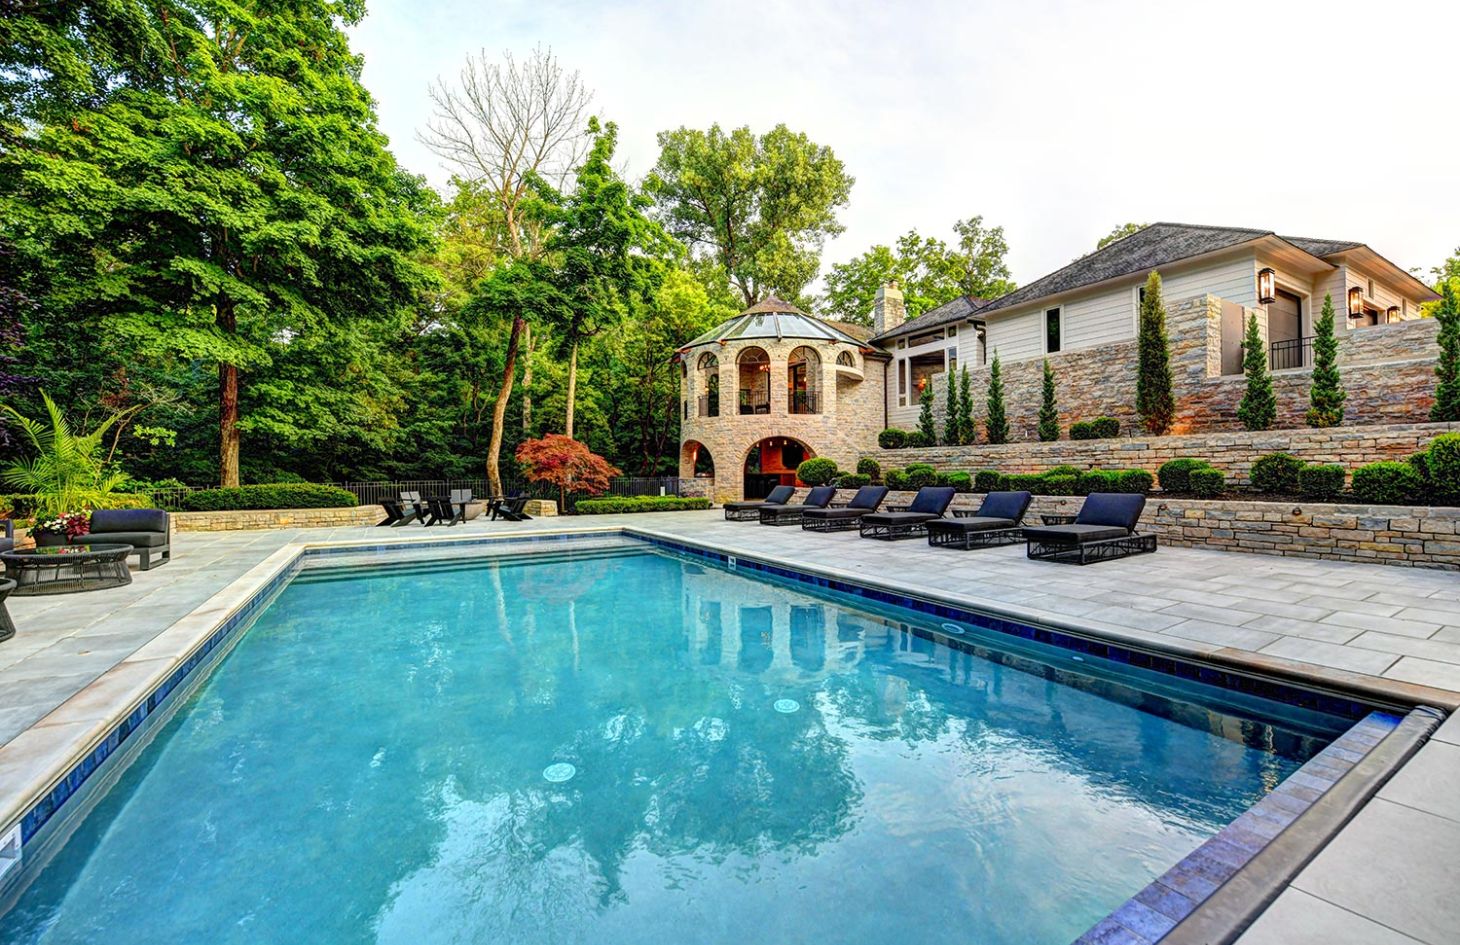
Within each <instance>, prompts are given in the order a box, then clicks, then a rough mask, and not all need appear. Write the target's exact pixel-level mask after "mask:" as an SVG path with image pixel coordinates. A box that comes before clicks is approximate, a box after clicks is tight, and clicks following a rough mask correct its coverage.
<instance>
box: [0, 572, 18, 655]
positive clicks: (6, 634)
mask: <svg viewBox="0 0 1460 945" xmlns="http://www.w3.org/2000/svg"><path fill="white" fill-rule="evenodd" d="M13 590H15V582H14V581H0V643H4V642H5V641H6V640H8V639H10V638H11V637H13V636H15V621H13V620H11V619H10V611H8V610H6V609H5V598H7V597H9V596H10V592H11V591H13Z"/></svg>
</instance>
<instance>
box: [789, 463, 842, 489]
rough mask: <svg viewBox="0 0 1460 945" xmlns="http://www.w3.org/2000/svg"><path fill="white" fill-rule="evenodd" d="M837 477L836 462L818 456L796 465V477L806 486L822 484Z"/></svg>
mask: <svg viewBox="0 0 1460 945" xmlns="http://www.w3.org/2000/svg"><path fill="white" fill-rule="evenodd" d="M836 477H837V468H836V463H834V462H832V461H831V460H829V459H826V458H825V457H822V456H818V457H816V458H815V459H808V460H806V461H805V462H803V463H802V464H801V465H800V466H797V467H796V478H797V479H799V480H801V481H802V482H804V483H806V484H807V485H808V486H824V485H826V484H827V483H828V482H831V481H832V480H833V479H835V478H836Z"/></svg>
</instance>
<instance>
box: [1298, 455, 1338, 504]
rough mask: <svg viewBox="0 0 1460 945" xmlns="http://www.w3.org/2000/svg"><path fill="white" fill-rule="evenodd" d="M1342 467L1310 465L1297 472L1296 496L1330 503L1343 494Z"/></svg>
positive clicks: (1331, 464)
mask: <svg viewBox="0 0 1460 945" xmlns="http://www.w3.org/2000/svg"><path fill="white" fill-rule="evenodd" d="M1343 479H1344V473H1343V467H1342V466H1340V465H1338V464H1337V463H1321V464H1320V463H1310V464H1309V465H1307V466H1304V467H1303V468H1302V469H1300V470H1298V495H1300V496H1302V497H1303V498H1305V499H1317V500H1320V501H1325V502H1326V501H1331V500H1333V499H1336V498H1338V497H1339V496H1340V495H1342V494H1343Z"/></svg>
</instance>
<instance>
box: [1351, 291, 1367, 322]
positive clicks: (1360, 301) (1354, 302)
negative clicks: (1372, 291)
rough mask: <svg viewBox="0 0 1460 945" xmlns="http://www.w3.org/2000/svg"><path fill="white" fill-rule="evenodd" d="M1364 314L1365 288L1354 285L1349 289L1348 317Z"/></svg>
mask: <svg viewBox="0 0 1460 945" xmlns="http://www.w3.org/2000/svg"><path fill="white" fill-rule="evenodd" d="M1362 314H1364V290H1363V289H1360V288H1359V287H1358V286H1354V287H1353V288H1352V289H1349V290H1348V317H1349V318H1358V317H1359V316H1360V315H1362Z"/></svg>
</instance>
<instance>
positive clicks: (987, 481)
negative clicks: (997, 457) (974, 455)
mask: <svg viewBox="0 0 1460 945" xmlns="http://www.w3.org/2000/svg"><path fill="white" fill-rule="evenodd" d="M1007 484H1008V477H1007V476H1005V475H1004V474H1003V473H1001V472H999V471H998V470H997V469H980V470H979V471H978V472H977V473H975V474H974V476H973V491H974V492H1003V491H1005V488H1006V487H1007Z"/></svg>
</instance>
